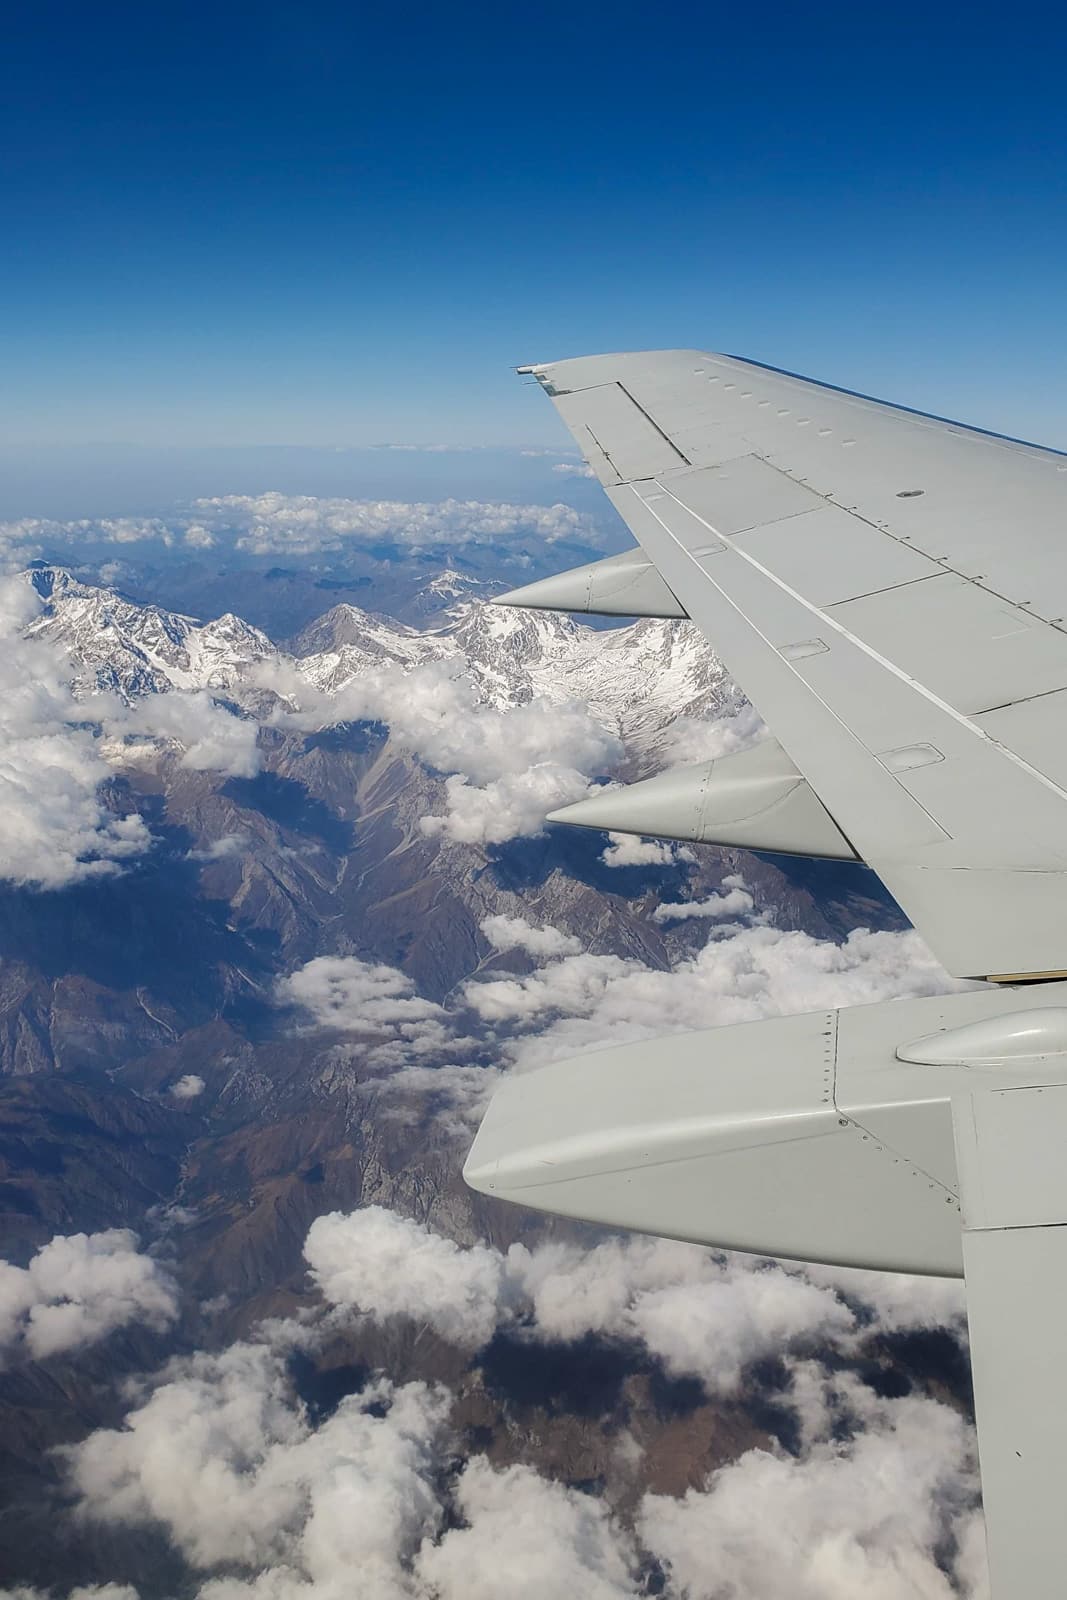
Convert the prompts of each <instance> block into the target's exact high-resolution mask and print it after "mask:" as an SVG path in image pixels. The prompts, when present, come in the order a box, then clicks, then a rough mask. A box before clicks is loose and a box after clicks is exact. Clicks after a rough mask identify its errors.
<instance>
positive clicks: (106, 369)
mask: <svg viewBox="0 0 1067 1600" xmlns="http://www.w3.org/2000/svg"><path fill="white" fill-rule="evenodd" d="M947 9H948V8H946V15H945V16H943V17H939V16H938V15H936V14H935V11H936V8H932V7H930V6H928V5H927V6H925V7H923V8H921V9H920V8H918V7H916V8H914V9H909V8H908V7H897V8H894V10H893V11H892V13H890V12H888V11H881V12H880V11H878V10H877V9H875V10H870V9H868V10H866V11H864V8H861V7H857V6H855V5H852V6H849V7H847V8H845V7H835V6H833V5H830V6H820V7H798V6H796V5H795V4H791V5H788V6H785V5H779V4H777V3H775V0H768V3H767V4H764V5H763V6H760V7H750V8H738V7H736V6H730V7H724V6H719V5H714V4H711V5H703V6H699V5H669V4H668V5H665V6H652V5H646V6H641V7H638V6H634V5H629V4H616V5H613V6H604V5H588V4H582V3H577V4H570V5H559V4H555V3H553V0H549V3H540V4H538V5H536V6H531V7H508V6H502V7H501V6H497V7H488V6H487V7H484V8H483V7H463V6H460V7H459V8H458V9H457V8H455V7H444V6H440V5H438V6H423V5H419V4H415V5H410V6H407V7H399V6H397V7H385V6H373V7H369V6H363V7H361V6H358V5H351V4H350V5H346V6H343V7H342V6H339V5H333V4H326V3H322V0H307V3H306V4H304V5H301V6H298V5H296V4H295V3H292V0H290V3H285V4H279V3H275V0H260V3H257V4H247V5H243V4H232V3H229V0H220V3H216V4H212V5H208V4H204V3H201V0H188V3H186V4H184V5H178V4H176V3H174V0H169V3H164V4H160V5H157V6H154V7H146V6H135V5H133V4H112V3H109V0H99V3H98V4H95V5H93V6H86V5H84V4H80V3H79V4H55V3H52V0H41V3H40V4H38V5H36V6H32V7H31V6H24V7H21V8H18V10H17V11H16V10H15V9H14V8H13V9H12V10H11V11H10V12H9V15H8V17H7V19H6V22H5V30H6V37H5V47H4V52H3V56H4V59H3V62H2V65H0V76H2V80H3V106H4V111H3V117H4V122H5V126H4V128H3V129H2V130H0V132H2V144H0V148H2V149H3V150H4V151H5V156H4V165H5V168H6V173H7V176H6V179H5V184H4V194H5V200H4V212H5V224H6V226H5V234H6V236H7V243H6V245H5V248H4V250H3V252H2V254H0V371H2V377H0V428H2V430H3V434H4V436H5V437H6V439H7V440H8V442H9V445H10V444H13V445H15V446H16V447H18V446H20V445H23V444H32V445H34V446H37V447H44V448H45V449H46V450H47V449H49V448H55V447H60V446H62V447H67V446H71V445H85V444H92V443H95V442H98V441H100V442H103V441H110V442H115V441H128V442H133V443H137V444H143V445H151V446H159V445H181V446H204V445H223V446H238V445H240V446H244V445H262V444H277V443H283V442H284V443H288V444H294V445H327V446H330V445H358V444H368V443H374V442H380V441H384V440H403V441H416V442H431V441H443V442H458V443H490V444H508V445H510V444H520V443H534V444H536V443H550V442H555V441H560V442H562V440H563V438H564V436H563V433H562V430H561V428H560V425H559V424H558V423H557V421H556V419H555V417H554V415H553V413H552V411H551V408H549V407H548V406H546V405H545V403H544V401H543V398H542V397H541V396H540V394H539V393H538V392H537V391H536V389H534V388H524V387H523V386H522V383H521V381H520V380H518V379H517V378H515V377H514V376H513V375H511V374H509V371H508V368H509V366H510V365H512V364H516V363H519V362H524V361H529V360H544V359H551V358H553V357H557V356H566V355H574V354H581V353H585V352H587V351H592V350H601V349H620V348H636V347H648V346H668V345H681V344H684V345H696V346H702V347H704V348H710V349H725V350H727V351H731V352H733V353H738V354H744V355H751V356H753V357H755V358H757V359H760V360H764V361H769V362H772V363H774V364H777V365H781V366H785V367H789V368H793V369H795V370H799V371H802V372H808V373H811V374H812V375H814V376H819V377H823V378H826V379H828V380H829V381H832V382H836V383H840V384H844V385H846V386H850V387H857V388H861V389H866V390H868V391H871V392H874V393H876V394H882V395H885V396H886V397H887V398H892V399H897V400H900V401H903V402H905V403H908V404H912V405H916V406H919V407H924V408H927V409H932V410H935V411H939V412H944V413H947V414H949V415H956V416H961V417H962V418H964V419H965V420H972V421H975V422H979V423H982V424H984V425H987V426H990V427H994V428H1001V429H1003V430H1005V431H1007V432H1012V433H1021V434H1023V435H1024V436H1028V437H1035V438H1038V439H1041V440H1044V441H1047V442H1050V443H1055V444H1059V445H1061V446H1062V445H1064V444H1065V443H1067V388H1065V380H1064V373H1065V371H1067V361H1065V357H1067V319H1065V318H1064V315H1063V299H1064V256H1065V245H1067V215H1065V194H1064V177H1063V171H1064V155H1065V138H1064V135H1065V132H1067V106H1065V99H1067V97H1065V96H1064V94H1063V88H1062V66H1061V64H1062V59H1063V46H1064V44H1065V43H1067V25H1065V24H1064V23H1062V22H1059V21H1055V22H1052V23H1051V24H1050V22H1049V20H1048V19H1049V15H1050V13H1048V12H1042V13H1037V12H1035V13H1034V14H1033V16H1032V17H1029V18H1028V17H1027V15H1026V10H1025V8H1021V9H1020V8H1016V10H1015V11H1013V12H1012V13H1011V15H1010V16H1008V15H1006V14H1005V13H1004V12H1003V11H998V12H997V13H995V14H994V13H993V12H992V11H990V12H989V13H988V14H985V13H982V12H980V11H975V10H973V9H971V10H970V11H967V12H964V11H962V10H960V11H957V10H956V8H951V9H952V12H953V14H952V16H951V17H950V16H949V15H947Z"/></svg>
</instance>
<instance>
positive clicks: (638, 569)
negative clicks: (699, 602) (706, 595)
mask: <svg viewBox="0 0 1067 1600" xmlns="http://www.w3.org/2000/svg"><path fill="white" fill-rule="evenodd" d="M494 604H495V605H498V606H526V607H528V608H529V609H530V610H532V611H595V612H598V613H599V614H600V615H601V616H605V617H684V616H685V615H686V611H685V607H684V606H683V605H680V604H679V603H678V601H677V599H676V598H675V597H674V595H673V594H672V593H671V591H670V590H669V589H668V587H667V585H666V584H665V583H664V581H663V579H662V578H661V577H660V575H659V573H658V572H657V571H656V568H655V567H654V566H653V564H652V562H651V561H650V560H649V559H648V557H647V556H646V555H645V553H644V551H643V550H640V549H637V550H626V551H624V552H623V554H622V555H621V556H607V557H606V558H605V559H604V560H603V561H590V562H589V563H588V564H587V565H586V566H584V567H571V569H570V571H569V572H556V573H554V574H553V575H552V577H551V578H539V579H538V580H537V582H536V583H527V584H525V585H524V586H523V588H521V589H511V590H509V591H508V593H507V594H501V595H497V596H496V598H495V600H494Z"/></svg>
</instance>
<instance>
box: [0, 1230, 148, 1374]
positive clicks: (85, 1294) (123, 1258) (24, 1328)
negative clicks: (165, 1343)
mask: <svg viewBox="0 0 1067 1600" xmlns="http://www.w3.org/2000/svg"><path fill="white" fill-rule="evenodd" d="M177 1314H178V1298H177V1290H176V1288H175V1285H174V1283H173V1281H172V1279H171V1277H170V1275H169V1274H168V1273H167V1272H166V1271H165V1270H164V1269H163V1268H162V1267H161V1266H160V1265H159V1263H158V1262H157V1261H154V1260H152V1258H151V1257H150V1256H145V1255H142V1254H141V1253H140V1251H139V1250H138V1248H137V1235H136V1234H134V1233H131V1232H130V1231H129V1229H128V1228H111V1229H108V1230H107V1231H105V1232H103V1233H92V1234H85V1233H74V1234H69V1235H58V1236H57V1237H56V1238H54V1239H53V1240H52V1241H51V1242H50V1243H49V1244H46V1245H42V1247H41V1248H40V1249H39V1250H38V1251H37V1254H36V1255H35V1256H34V1257H33V1259H32V1260H31V1262H30V1264H29V1266H28V1267H15V1266H12V1265H11V1263H10V1262H7V1261H2V1262H0V1352H3V1353H6V1354H7V1355H8V1356H18V1355H29V1356H30V1357H32V1358H33V1359H34V1360H44V1359H45V1358H46V1357H48V1356H54V1355H62V1354H64V1353H66V1352H67V1351H70V1350H77V1349H81V1348H83V1347H85V1346H87V1345H91V1344H96V1343H97V1342H98V1341H99V1340H101V1339H103V1338H106V1336H107V1335H108V1334H109V1333H112V1332H113V1331H114V1330H115V1329H116V1328H123V1327H126V1326H128V1325H129V1324H130V1323H133V1322H140V1323H144V1324H146V1325H147V1326H149V1327H151V1328H156V1329H162V1328H165V1327H167V1326H168V1324H170V1323H171V1322H173V1321H174V1319H175V1317H176V1316H177Z"/></svg>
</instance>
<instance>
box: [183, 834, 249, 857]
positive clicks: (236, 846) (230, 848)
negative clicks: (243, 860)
mask: <svg viewBox="0 0 1067 1600" xmlns="http://www.w3.org/2000/svg"><path fill="white" fill-rule="evenodd" d="M247 845H248V835H247V834H244V833H224V834H223V835H222V837H221V839H212V841H211V843H210V844H207V845H205V846H204V848H203V849H202V850H190V851H189V853H188V855H187V857H186V859H187V860H188V861H226V860H227V859H228V858H229V857H230V856H239V855H240V854H241V852H242V851H243V850H244V849H245V848H246V847H247Z"/></svg>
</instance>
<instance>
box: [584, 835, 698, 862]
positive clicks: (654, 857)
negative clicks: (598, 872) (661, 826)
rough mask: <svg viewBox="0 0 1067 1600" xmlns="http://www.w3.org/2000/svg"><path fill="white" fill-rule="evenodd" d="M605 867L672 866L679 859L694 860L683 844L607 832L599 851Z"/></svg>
mask: <svg viewBox="0 0 1067 1600" xmlns="http://www.w3.org/2000/svg"><path fill="white" fill-rule="evenodd" d="M600 859H601V861H602V862H603V863H604V865H605V866H606V867H673V866H675V865H676V864H677V863H678V862H679V861H695V860H696V856H695V855H694V854H693V852H692V850H690V849H688V848H687V847H686V846H685V845H684V844H672V843H671V842H670V841H669V840H667V839H643V838H641V836H640V835H639V834H636V833H609V834H608V843H607V845H606V846H605V848H604V850H603V851H602V852H601V856H600Z"/></svg>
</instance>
